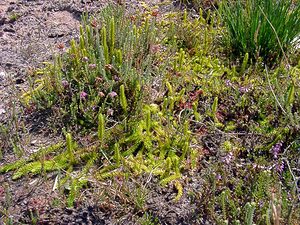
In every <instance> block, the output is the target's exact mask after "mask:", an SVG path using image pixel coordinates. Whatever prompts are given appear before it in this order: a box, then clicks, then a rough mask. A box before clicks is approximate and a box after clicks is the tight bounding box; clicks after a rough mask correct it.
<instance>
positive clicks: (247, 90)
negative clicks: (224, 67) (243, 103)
mask: <svg viewBox="0 0 300 225" xmlns="http://www.w3.org/2000/svg"><path fill="white" fill-rule="evenodd" d="M239 91H240V92H241V93H247V92H249V88H248V87H240V88H239Z"/></svg>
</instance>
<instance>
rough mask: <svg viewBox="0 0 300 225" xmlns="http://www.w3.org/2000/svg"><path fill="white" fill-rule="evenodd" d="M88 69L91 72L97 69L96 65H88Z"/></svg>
mask: <svg viewBox="0 0 300 225" xmlns="http://www.w3.org/2000/svg"><path fill="white" fill-rule="evenodd" d="M89 68H90V69H91V70H94V69H96V68H97V65H96V64H89Z"/></svg>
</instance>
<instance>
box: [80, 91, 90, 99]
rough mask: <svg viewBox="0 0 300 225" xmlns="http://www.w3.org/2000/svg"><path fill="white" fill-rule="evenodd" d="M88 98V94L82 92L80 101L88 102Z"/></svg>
mask: <svg viewBox="0 0 300 225" xmlns="http://www.w3.org/2000/svg"><path fill="white" fill-rule="evenodd" d="M87 96H88V94H87V93H86V92H84V91H82V92H81V93H80V99H81V100H83V101H84V100H86V98H87Z"/></svg>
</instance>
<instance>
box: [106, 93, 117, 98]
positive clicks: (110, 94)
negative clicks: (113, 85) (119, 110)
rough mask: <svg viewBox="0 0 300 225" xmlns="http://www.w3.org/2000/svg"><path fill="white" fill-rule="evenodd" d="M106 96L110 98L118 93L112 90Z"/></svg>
mask: <svg viewBox="0 0 300 225" xmlns="http://www.w3.org/2000/svg"><path fill="white" fill-rule="evenodd" d="M108 96H109V97H111V98H114V97H116V96H118V94H117V93H116V92H114V91H112V92H110V93H109V94H108Z"/></svg>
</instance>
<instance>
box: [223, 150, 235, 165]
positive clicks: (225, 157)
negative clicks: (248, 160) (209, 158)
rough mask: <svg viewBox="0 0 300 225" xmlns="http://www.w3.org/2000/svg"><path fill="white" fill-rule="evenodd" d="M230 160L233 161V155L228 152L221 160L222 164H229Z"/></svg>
mask: <svg viewBox="0 0 300 225" xmlns="http://www.w3.org/2000/svg"><path fill="white" fill-rule="evenodd" d="M232 160H234V155H233V153H232V152H229V153H228V154H227V155H226V156H224V157H223V158H222V162H224V163H226V164H229V163H230V162H231V161H232Z"/></svg>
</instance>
